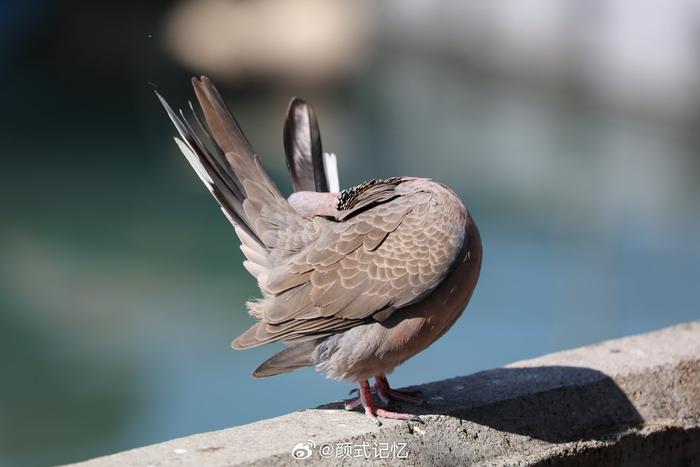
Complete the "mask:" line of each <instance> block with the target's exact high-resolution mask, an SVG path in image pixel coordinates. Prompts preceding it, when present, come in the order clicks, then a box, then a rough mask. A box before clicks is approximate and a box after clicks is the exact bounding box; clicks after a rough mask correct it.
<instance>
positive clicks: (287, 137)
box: [284, 97, 338, 192]
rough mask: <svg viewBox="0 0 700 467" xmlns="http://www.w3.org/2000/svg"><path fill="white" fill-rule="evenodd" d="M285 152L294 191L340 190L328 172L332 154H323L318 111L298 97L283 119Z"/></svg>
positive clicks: (291, 103) (292, 102) (293, 100)
mask: <svg viewBox="0 0 700 467" xmlns="http://www.w3.org/2000/svg"><path fill="white" fill-rule="evenodd" d="M284 153H285V155H286V157H287V168H288V169H289V174H290V175H291V176H292V184H293V186H294V191H317V192H327V191H338V189H337V185H338V184H337V183H335V185H333V181H334V180H333V178H332V177H333V174H332V173H330V174H329V172H328V170H329V168H330V167H329V165H328V164H329V158H330V157H331V155H329V154H324V153H323V148H322V145H321V132H320V130H319V128H318V120H317V119H316V113H315V112H314V109H313V107H311V106H310V105H309V104H307V103H306V102H305V101H303V100H302V99H299V98H297V97H295V98H293V99H292V101H291V102H290V103H289V108H288V109H287V117H286V119H285V121H284ZM332 157H333V161H332V163H334V162H335V156H332ZM337 178H338V177H337V173H336V174H335V179H336V180H337ZM333 188H336V189H335V190H334V189H333Z"/></svg>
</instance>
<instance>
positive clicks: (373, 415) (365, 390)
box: [345, 380, 423, 425]
mask: <svg viewBox="0 0 700 467" xmlns="http://www.w3.org/2000/svg"><path fill="white" fill-rule="evenodd" d="M358 384H359V386H360V390H359V392H360V397H358V398H357V400H359V401H360V402H359V403H357V402H356V401H355V400H353V401H350V402H347V403H346V404H345V408H346V409H348V410H350V409H353V408H355V407H357V406H358V405H360V404H362V407H364V409H365V415H367V416H368V417H369V418H370V419H372V420H373V421H374V422H375V423H376V424H377V425H381V424H382V422H380V421H379V419H378V417H381V418H391V419H394V420H413V421H416V422H421V423H423V420H421V418H420V417H419V416H418V415H413V414H410V413H400V412H392V411H390V410H386V409H383V408H379V407H377V406H376V405H375V404H374V402H373V401H372V389H371V388H370V386H369V382H368V381H367V380H364V381H360V382H359V383H358ZM350 405H352V406H351V407H350Z"/></svg>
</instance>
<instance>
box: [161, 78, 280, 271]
mask: <svg viewBox="0 0 700 467" xmlns="http://www.w3.org/2000/svg"><path fill="white" fill-rule="evenodd" d="M192 85H193V86H194V90H195V93H196V95H197V100H198V101H199V105H200V107H201V108H202V112H203V114H204V119H205V121H206V124H205V123H203V122H202V121H201V120H200V118H199V116H198V115H197V113H196V112H195V110H194V108H193V107H192V105H191V104H190V109H191V110H192V115H193V118H194V121H195V122H196V123H197V126H198V127H199V131H195V129H194V128H193V127H192V126H191V125H190V123H189V122H188V121H187V119H186V118H185V116H184V114H183V113H182V111H180V112H179V114H178V113H176V112H175V111H174V110H173V109H172V108H171V107H170V105H168V103H167V102H166V101H165V100H164V99H163V98H162V97H161V96H160V95H159V94H158V93H157V92H156V94H157V95H158V99H160V102H161V104H162V105H163V107H164V108H165V110H166V112H167V113H168V116H169V117H170V119H171V120H172V122H173V124H174V125H175V128H176V129H177V131H178V133H179V137H176V138H175V141H176V142H177V144H178V146H179V147H180V149H181V151H182V153H183V154H184V155H185V157H186V158H187V160H188V161H189V163H190V165H191V166H192V168H193V169H194V170H195V172H196V173H197V175H198V176H199V178H200V179H201V180H202V182H203V183H204V185H205V186H206V187H207V188H208V189H209V191H210V192H211V194H212V195H213V196H214V198H215V199H216V200H217V201H218V202H219V204H220V205H221V210H222V211H223V212H224V214H225V215H226V217H228V219H229V220H230V221H231V223H232V224H234V226H235V227H236V233H237V234H238V236H239V237H240V239H241V242H242V243H243V245H244V246H245V247H247V250H246V249H244V253H245V254H246V256H247V257H248V259H249V260H250V261H252V263H251V264H250V265H251V266H253V269H254V270H259V269H260V268H261V267H262V268H265V267H269V266H270V264H269V256H268V254H269V249H270V248H272V247H274V245H273V243H274V241H273V240H271V239H274V238H275V235H274V232H272V234H273V235H270V232H269V231H270V230H275V229H277V230H279V229H283V228H285V227H286V226H285V225H284V222H280V221H278V222H277V223H271V222H266V220H267V219H266V218H265V216H276V217H277V218H281V219H284V216H285V214H287V213H288V212H291V208H290V207H289V206H288V204H287V202H286V199H285V198H284V197H283V196H282V194H281V193H280V192H279V189H278V188H277V186H276V185H275V184H274V182H273V181H272V179H270V176H269V175H268V174H267V172H266V171H265V169H264V168H263V166H262V163H261V162H260V159H259V158H258V156H257V155H256V154H255V153H254V151H253V148H252V147H251V145H250V143H249V142H248V140H247V139H246V137H245V136H244V134H243V132H242V131H241V128H240V127H239V125H238V123H237V122H236V120H235V118H234V117H233V115H232V114H231V113H230V112H229V110H228V109H227V107H226V105H225V103H224V102H223V100H222V98H221V95H220V94H219V92H218V91H217V89H216V88H215V87H214V85H213V84H212V83H211V81H210V80H209V79H208V78H206V77H204V76H203V77H202V78H201V79H198V78H193V79H192ZM205 141H206V143H205ZM263 207H264V208H263ZM266 234H267V235H266ZM264 238H265V239H267V243H266V242H265V241H264V240H263V239H264ZM254 275H256V274H254Z"/></svg>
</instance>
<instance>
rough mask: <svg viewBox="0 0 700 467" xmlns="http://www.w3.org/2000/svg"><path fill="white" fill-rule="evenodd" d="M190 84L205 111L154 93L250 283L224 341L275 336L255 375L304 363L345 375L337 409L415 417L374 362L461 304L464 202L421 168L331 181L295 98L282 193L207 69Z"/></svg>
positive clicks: (450, 316)
mask: <svg viewBox="0 0 700 467" xmlns="http://www.w3.org/2000/svg"><path fill="white" fill-rule="evenodd" d="M192 86H193V88H194V94H195V96H196V99H197V101H198V103H199V108H200V109H201V110H200V111H201V114H202V116H203V118H202V117H200V115H199V113H198V111H197V110H195V107H194V106H193V105H192V103H191V102H190V103H189V107H190V111H191V114H192V115H191V116H190V117H189V118H187V117H185V114H184V113H183V112H182V110H179V111H178V112H176V111H174V110H173V109H172V107H171V106H170V105H169V104H168V102H167V101H166V100H165V99H164V98H163V97H162V96H161V95H160V94H159V93H158V92H157V91H156V95H157V97H158V99H159V100H160V103H161V104H162V106H163V107H164V109H165V111H166V112H167V115H168V116H169V118H170V120H171V121H172V123H173V125H174V126H175V129H176V131H177V133H178V135H177V136H176V137H175V138H174V139H175V142H176V144H177V145H178V147H179V148H180V150H181V152H182V153H183V154H184V156H185V157H186V159H187V161H188V162H189V164H190V165H191V166H192V168H193V169H194V171H195V172H196V174H197V175H198V176H199V178H200V179H201V181H202V182H203V184H204V185H205V186H206V187H207V189H208V190H209V191H210V192H211V194H212V195H213V197H214V198H215V199H216V201H217V202H218V204H219V205H220V208H221V210H222V211H223V213H224V215H225V216H226V217H227V218H228V220H229V221H230V222H231V224H233V227H234V230H235V233H236V234H237V236H238V238H239V240H240V243H241V244H240V249H241V251H242V252H243V255H244V256H245V261H244V262H243V266H244V267H245V268H246V269H247V270H248V272H249V273H250V274H251V275H252V276H253V277H254V278H255V279H256V280H257V284H258V286H259V288H260V291H261V297H260V298H256V299H252V300H249V301H248V302H247V303H246V307H247V310H248V313H249V314H250V315H251V316H252V317H253V318H255V320H256V321H255V324H253V325H252V326H251V327H250V328H249V329H248V330H246V331H245V332H244V333H243V334H241V335H240V336H239V337H237V338H236V339H235V340H234V341H233V342H232V344H231V345H232V347H233V348H234V349H248V348H252V347H257V346H260V345H263V344H268V343H273V342H281V343H284V344H286V348H285V349H284V350H282V351H280V352H279V353H277V354H275V355H273V356H272V357H270V358H269V359H267V360H266V361H264V362H263V363H262V364H261V365H260V366H259V367H258V368H257V369H256V370H255V371H254V373H253V376H254V377H256V378H264V377H269V376H275V375H279V374H283V373H287V372H291V371H293V370H297V369H300V368H304V367H314V368H315V369H316V370H317V371H318V372H321V373H324V374H325V375H326V376H327V377H328V378H331V379H334V380H339V381H351V382H354V383H356V384H357V397H356V398H353V399H349V400H346V401H345V408H346V409H348V410H354V409H355V408H358V407H359V406H362V409H363V410H364V413H365V414H366V415H367V417H369V418H370V419H371V420H373V421H374V422H375V423H377V424H379V425H381V419H397V420H415V421H419V422H423V420H422V419H421V418H420V417H418V416H417V415H415V414H413V413H407V412H398V411H394V410H391V409H393V408H394V407H393V406H392V403H393V402H398V403H401V402H405V403H414V404H418V403H421V402H425V401H423V400H422V398H421V397H420V396H421V395H420V393H418V392H416V391H402V390H397V389H394V388H392V387H391V386H390V385H389V382H388V380H387V376H386V375H387V374H388V373H390V372H392V371H393V370H394V369H395V368H396V367H397V366H399V365H400V364H402V363H403V362H405V361H406V360H407V359H409V358H411V357H413V356H414V355H416V354H417V353H419V352H421V351H423V350H425V349H426V348H427V347H428V346H430V345H431V344H432V343H433V342H435V341H436V340H437V339H439V338H440V337H441V336H442V335H443V334H445V332H447V331H448V329H450V327H451V326H452V325H453V324H454V323H455V321H456V320H457V319H458V318H459V317H460V316H461V315H462V313H463V312H464V310H465V308H466V307H467V305H468V303H469V301H470V298H471V297H472V294H473V292H474V289H475V287H476V284H477V281H478V279H479V274H480V271H481V263H482V242H481V237H480V234H479V229H478V228H477V226H476V223H475V222H474V219H473V218H472V216H471V215H470V213H469V211H468V210H467V209H466V208H465V206H464V204H463V203H462V201H461V200H460V199H459V197H458V196H457V195H456V194H455V193H454V192H453V191H452V190H451V189H450V188H448V187H447V186H446V185H443V184H441V183H438V182H434V181H432V180H430V179H427V178H420V177H412V176H396V177H390V178H376V179H372V180H369V181H366V182H364V183H362V184H360V185H357V186H354V187H351V188H346V189H342V190H341V189H340V187H339V179H338V172H337V160H336V156H335V155H333V154H329V153H324V152H323V149H322V144H321V136H320V131H319V125H318V120H317V117H316V114H315V111H314V110H313V108H312V107H311V106H310V105H309V104H307V103H306V102H305V101H304V100H302V99H299V98H294V99H292V101H291V102H290V104H289V107H288V110H287V114H286V119H285V123H284V131H283V146H284V151H285V157H286V162H287V166H288V170H289V174H290V176H291V179H292V185H293V188H294V192H293V193H292V194H291V195H290V196H289V197H285V196H284V195H283V194H282V193H281V192H280V190H279V188H278V187H277V186H276V184H275V182H274V181H273V180H272V178H271V177H270V176H269V174H268V172H267V171H266V170H265V168H264V166H263V164H262V161H261V159H260V157H259V156H258V155H257V153H256V152H255V151H254V150H253V147H252V146H251V144H250V142H249V141H248V139H247V138H246V136H245V135H244V133H243V131H242V130H241V127H240V126H239V124H238V122H237V121H236V119H235V117H234V116H233V114H232V113H231V111H230V110H229V109H228V107H227V105H226V103H225V102H224V100H223V98H222V96H221V94H220V93H219V91H218V90H217V88H216V87H215V86H214V84H213V83H212V81H211V80H210V79H209V78H207V77H206V76H201V77H194V78H192ZM195 128H196V129H195ZM372 378H374V380H375V384H374V385H370V383H369V382H370V380H371V379H372ZM353 391H355V390H353ZM353 391H351V394H352V392H353ZM374 395H376V397H377V398H378V399H379V401H378V402H377V401H375V400H374V398H373V396H374Z"/></svg>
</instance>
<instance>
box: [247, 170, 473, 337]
mask: <svg viewBox="0 0 700 467" xmlns="http://www.w3.org/2000/svg"><path fill="white" fill-rule="evenodd" d="M394 182H396V183H394ZM352 198H353V199H352V200H350V201H348V197H345V200H346V207H347V209H346V210H344V211H343V213H345V214H346V215H345V217H344V218H343V219H342V220H340V221H337V220H335V221H334V220H327V219H323V218H315V219H314V222H315V224H316V225H317V228H318V231H319V235H318V237H317V238H316V239H315V240H314V241H313V242H311V243H310V244H309V245H308V246H307V247H306V248H304V249H303V250H302V251H300V252H299V253H297V254H295V255H293V256H291V257H289V258H288V262H287V263H285V264H280V265H279V266H277V267H275V268H272V269H270V270H267V271H265V272H264V273H263V274H261V275H259V277H258V283H259V285H260V288H261V290H263V292H264V294H265V298H264V299H263V300H261V301H259V302H256V303H253V304H251V307H252V308H253V310H252V312H253V314H254V315H255V316H257V317H259V318H260V321H259V322H258V323H256V324H255V325H254V326H253V327H251V328H250V329H249V330H248V331H247V332H246V333H244V334H243V335H241V336H240V337H239V338H238V339H236V340H235V341H234V343H233V345H234V347H237V348H246V347H252V346H256V345H260V344H264V343H267V342H273V341H286V342H295V341H299V340H304V339H309V338H315V337H318V336H319V335H323V334H330V333H334V332H338V331H339V330H343V329H346V328H349V327H353V326H356V325H358V324H360V323H362V322H366V321H367V320H379V321H382V320H385V319H386V318H387V317H389V316H390V315H391V313H392V312H393V311H394V310H396V309H398V308H401V307H403V306H406V305H409V304H411V303H413V302H416V301H418V300H420V299H421V298H423V297H424V296H426V295H427V294H428V293H430V291H432V290H433V289H434V288H435V287H436V286H437V285H438V284H439V283H440V282H441V281H442V279H443V278H444V277H445V275H446V274H447V273H448V272H449V269H450V267H451V265H452V263H453V262H454V259H455V257H456V256H457V253H458V252H459V250H460V248H461V247H462V244H463V242H464V219H461V220H460V219H457V218H448V216H447V214H445V215H444V216H443V217H441V218H440V217H438V218H435V217H431V216H430V215H429V214H430V213H429V210H431V206H432V203H433V201H434V198H435V194H434V193H431V192H430V191H421V190H416V191H411V192H406V193H402V192H401V186H400V179H394V180H393V181H392V182H391V183H384V182H379V183H374V184H373V185H371V186H368V187H366V189H364V190H362V192H361V193H355V194H354V195H353V196H352ZM342 199H343V197H342V196H341V201H342ZM445 212H447V211H445ZM460 212H461V211H460ZM438 216H439V215H438Z"/></svg>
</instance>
